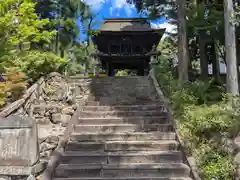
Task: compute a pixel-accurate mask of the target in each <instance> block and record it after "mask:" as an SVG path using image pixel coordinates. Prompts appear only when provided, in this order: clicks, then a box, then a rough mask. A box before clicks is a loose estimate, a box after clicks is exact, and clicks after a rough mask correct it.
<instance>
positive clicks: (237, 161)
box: [234, 152, 240, 165]
mask: <svg viewBox="0 0 240 180" xmlns="http://www.w3.org/2000/svg"><path fill="white" fill-rule="evenodd" d="M234 162H235V163H236V164H238V165H240V152H239V153H237V155H236V156H235V158H234Z"/></svg>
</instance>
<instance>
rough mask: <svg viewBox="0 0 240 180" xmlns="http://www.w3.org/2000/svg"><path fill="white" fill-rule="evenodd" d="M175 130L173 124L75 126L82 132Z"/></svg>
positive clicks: (76, 129)
mask: <svg viewBox="0 0 240 180" xmlns="http://www.w3.org/2000/svg"><path fill="white" fill-rule="evenodd" d="M173 130H174V128H173V125H172V124H144V125H140V124H95V125H91V124H90V125H86V124H84V125H83V124H80V125H76V126H74V131H75V132H81V133H93V132H94V133H118V132H119V133H120V132H121V133H129V132H150V131H159V132H170V131H171V132H172V131H173Z"/></svg>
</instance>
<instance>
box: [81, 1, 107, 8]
mask: <svg viewBox="0 0 240 180" xmlns="http://www.w3.org/2000/svg"><path fill="white" fill-rule="evenodd" d="M81 1H82V2H85V3H86V4H88V5H89V6H90V7H92V9H93V10H95V11H99V10H100V9H101V8H102V6H103V4H104V3H105V2H106V0H81Z"/></svg>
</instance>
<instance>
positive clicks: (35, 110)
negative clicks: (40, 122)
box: [33, 104, 46, 115]
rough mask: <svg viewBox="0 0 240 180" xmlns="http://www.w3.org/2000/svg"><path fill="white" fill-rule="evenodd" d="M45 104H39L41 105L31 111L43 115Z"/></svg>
mask: <svg viewBox="0 0 240 180" xmlns="http://www.w3.org/2000/svg"><path fill="white" fill-rule="evenodd" d="M45 106H46V104H41V105H39V106H37V107H35V108H34V111H33V112H34V113H38V114H41V115H44V114H45V112H46V108H45Z"/></svg>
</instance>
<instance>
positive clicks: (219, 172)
mask: <svg viewBox="0 0 240 180" xmlns="http://www.w3.org/2000/svg"><path fill="white" fill-rule="evenodd" d="M232 162H233V158H231V157H229V156H228V155H227V154H224V153H222V152H219V150H218V149H216V148H213V149H211V150H209V151H207V152H205V154H202V159H201V164H200V167H202V168H201V169H200V171H201V172H202V173H203V179H206V180H212V179H219V180H220V179H221V180H230V179H233V174H234V166H233V164H232ZM226 170H228V171H226Z"/></svg>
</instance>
